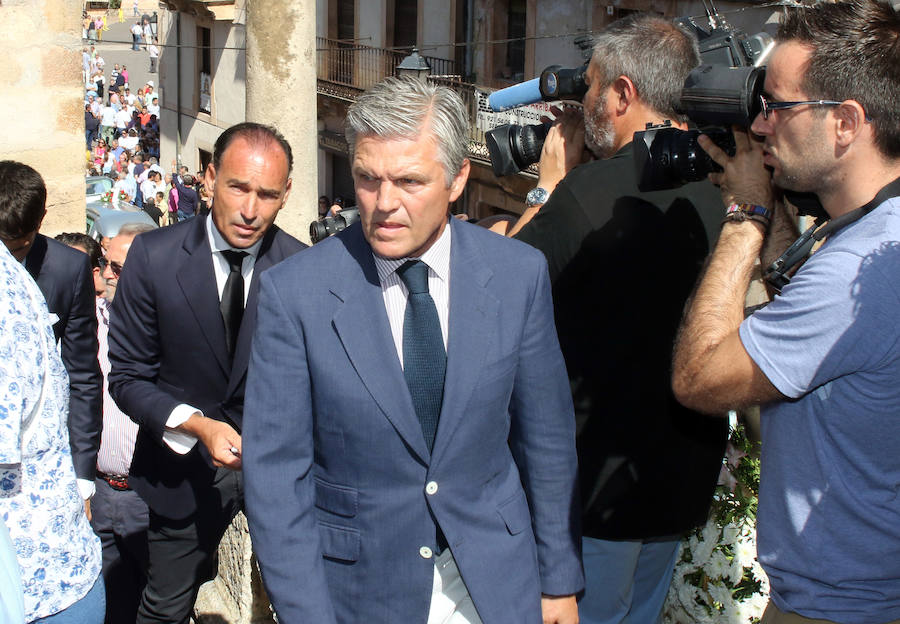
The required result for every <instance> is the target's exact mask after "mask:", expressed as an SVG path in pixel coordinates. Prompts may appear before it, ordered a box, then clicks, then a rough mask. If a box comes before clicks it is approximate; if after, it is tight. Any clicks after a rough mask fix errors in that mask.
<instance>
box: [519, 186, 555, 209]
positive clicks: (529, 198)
mask: <svg viewBox="0 0 900 624" xmlns="http://www.w3.org/2000/svg"><path fill="white" fill-rule="evenodd" d="M548 199H550V192H549V191H548V190H547V189H545V188H543V187H541V186H536V187H534V188H533V189H531V190H530V191H528V195H526V196H525V205H526V206H527V207H528V208H531V207H532V206H540V205H542V204H546V203H547V200H548Z"/></svg>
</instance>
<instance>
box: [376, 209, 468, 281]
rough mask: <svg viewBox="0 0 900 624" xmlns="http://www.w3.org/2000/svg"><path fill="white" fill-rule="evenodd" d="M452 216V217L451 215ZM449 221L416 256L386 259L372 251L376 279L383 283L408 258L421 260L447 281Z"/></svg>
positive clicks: (448, 277)
mask: <svg viewBox="0 0 900 624" xmlns="http://www.w3.org/2000/svg"><path fill="white" fill-rule="evenodd" d="M451 218H452V217H451ZM450 225H451V224H450V223H449V222H448V223H447V225H446V227H444V231H443V232H442V233H441V235H440V237H439V238H438V239H437V240H436V241H434V244H433V245H432V246H431V247H429V248H428V250H427V251H426V252H425V253H423V254H422V255H421V256H419V257H418V258H408V257H407V258H397V259H388V258H382V257H381V256H379V255H377V254H375V253H374V252H373V253H372V257H374V258H375V268H376V269H377V270H378V279H379V280H381V282H382V283H384V281H385V279H387V277H388V276H389V275H390V274H391V273H393V272H394V271H396V270H397V269H399V268H400V266H401V265H403V263H404V262H406V261H408V260H421V261H422V262H424V263H425V264H427V265H428V267H429V268H430V269H431V270H432V271H434V273H435V274H436V275H437V276H438V277H439V278H440V279H441V280H443V281H445V282H447V281H449V279H450V240H451V234H450V230H451V229H452V228H451V227H450Z"/></svg>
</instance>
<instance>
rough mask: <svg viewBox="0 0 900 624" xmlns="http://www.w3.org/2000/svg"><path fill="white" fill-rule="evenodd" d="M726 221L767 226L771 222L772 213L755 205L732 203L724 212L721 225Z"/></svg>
mask: <svg viewBox="0 0 900 624" xmlns="http://www.w3.org/2000/svg"><path fill="white" fill-rule="evenodd" d="M728 221H737V222H741V221H759V222H760V223H762V224H763V225H766V226H767V225H769V223H770V222H771V221H772V211H771V210H770V209H769V208H766V207H765V206H759V205H757V204H738V203H734V204H731V205H730V206H728V208H727V209H726V210H725V218H724V219H723V220H722V223H726V222H728Z"/></svg>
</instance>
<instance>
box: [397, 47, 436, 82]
mask: <svg viewBox="0 0 900 624" xmlns="http://www.w3.org/2000/svg"><path fill="white" fill-rule="evenodd" d="M430 73H431V68H430V67H429V66H428V63H427V62H426V61H425V59H424V58H423V57H422V56H419V51H418V50H417V49H416V48H413V49H412V52H411V53H410V55H409V56H407V57H406V58H405V59H403V60H402V61H400V64H399V65H397V75H398V76H400V77H403V76H409V77H410V78H415V79H417V80H425V79H426V78H427V77H428V74H430Z"/></svg>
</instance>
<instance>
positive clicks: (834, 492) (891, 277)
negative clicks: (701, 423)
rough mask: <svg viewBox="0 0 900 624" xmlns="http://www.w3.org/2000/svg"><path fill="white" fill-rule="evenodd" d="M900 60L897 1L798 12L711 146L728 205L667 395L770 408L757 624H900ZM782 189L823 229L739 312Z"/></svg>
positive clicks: (782, 229)
mask: <svg viewBox="0 0 900 624" xmlns="http://www.w3.org/2000/svg"><path fill="white" fill-rule="evenodd" d="M898 66H900V16H898V14H897V13H896V12H895V11H894V9H892V8H891V6H890V5H888V4H884V3H881V2H876V1H874V0H848V1H843V2H837V3H822V4H818V5H814V6H809V7H802V8H795V9H791V10H789V11H788V12H786V13H785V16H784V18H783V21H782V24H781V27H780V29H779V33H778V45H777V47H776V48H775V50H774V51H773V54H772V56H771V57H770V62H769V65H768V69H767V72H766V79H765V85H764V92H763V94H762V98H761V102H760V104H761V112H760V113H759V115H757V117H756V119H755V120H754V122H753V124H752V126H751V128H750V132H738V131H736V132H735V143H736V147H737V150H736V153H735V155H734V156H733V157H729V156H728V155H727V154H725V153H724V152H723V151H722V150H720V149H719V148H717V147H716V146H715V145H714V144H712V142H711V141H709V140H708V139H705V138H701V145H702V146H703V148H704V149H706V150H707V152H708V153H709V155H710V156H711V157H712V158H713V159H714V160H715V161H716V162H717V163H719V164H720V165H721V166H722V167H723V169H724V171H723V172H722V173H715V174H711V175H710V179H711V180H712V181H713V182H714V183H716V184H718V185H719V186H720V187H721V191H722V197H723V199H724V203H725V205H726V206H728V208H727V210H726V213H725V216H724V222H723V225H722V232H721V235H720V237H719V241H718V244H717V246H716V249H715V251H714V253H713V255H712V257H711V259H710V262H709V265H708V267H707V270H706V273H705V275H704V277H703V278H702V279H701V281H700V284H699V286H698V288H697V291H696V293H695V295H694V297H693V300H692V302H691V304H690V305H689V307H688V310H687V313H686V316H685V319H684V321H683V323H682V326H681V329H680V333H679V338H678V342H677V345H676V351H675V359H674V364H673V388H674V390H675V394H676V396H677V397H678V398H679V400H680V401H681V402H682V403H684V404H685V405H687V406H690V407H693V408H694V409H697V410H701V411H704V412H708V413H710V414H722V413H724V412H726V411H727V410H729V409H736V408H741V407H746V406H750V405H756V404H761V405H762V449H763V450H762V467H761V475H762V480H761V484H762V485H761V489H760V497H759V515H758V526H759V533H758V536H759V545H758V557H759V561H760V563H761V564H762V566H763V568H764V569H765V571H766V573H767V574H768V577H769V581H770V584H771V592H770V602H769V606H768V608H767V610H766V613H765V615H764V616H763V619H762V623H763V624H782V623H789V622H790V623H795V622H796V623H801V622H813V621H814V622H853V623H859V624H882V623H887V622H891V623H893V622H898V621H900V521H898V520H900V497H898V495H897V483H898V482H900V453H898V452H897V448H896V441H897V440H898V439H900V418H898V416H897V415H898V413H900V384H898V383H897V380H898V379H900V324H898V323H897V320H896V318H897V310H898V309H900V197H898V196H900V75H898V73H897V69H896V68H897V67H898ZM779 188H780V189H785V190H791V191H800V192H812V193H815V194H816V195H817V196H818V199H819V201H820V202H821V204H822V207H823V208H824V210H825V212H826V213H827V215H828V216H829V217H830V219H831V221H830V222H829V224H828V225H826V226H823V227H825V228H828V231H829V235H828V237H827V239H826V240H825V243H824V244H823V245H822V246H821V247H820V248H819V249H818V250H817V251H816V252H815V253H814V254H813V255H812V256H811V257H810V258H809V259H808V260H807V261H806V262H805V264H803V266H801V267H800V269H799V270H798V271H797V273H796V274H795V275H794V277H793V278H792V279H791V280H790V283H789V284H787V285H786V286H784V287H783V290H782V292H781V294H780V296H776V297H775V298H774V300H773V301H772V302H771V303H769V304H768V305H767V306H766V307H764V308H763V309H761V310H759V311H756V312H755V313H753V314H752V315H750V316H749V317H747V318H746V319H745V318H744V295H745V293H746V291H747V287H748V284H749V282H750V279H751V273H752V271H753V268H754V263H755V260H756V259H757V258H758V257H759V255H760V251H761V249H762V248H763V245H764V242H768V243H783V242H784V241H786V240H789V234H790V232H791V228H790V226H791V219H790V216H789V215H788V214H786V213H785V211H784V208H783V207H781V206H779V205H778V204H777V203H776V201H775V200H776V197H777V195H778V194H779V191H778V190H777V189H779ZM816 238H820V237H818V236H816ZM782 248H783V247H782Z"/></svg>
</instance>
